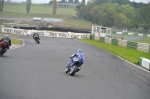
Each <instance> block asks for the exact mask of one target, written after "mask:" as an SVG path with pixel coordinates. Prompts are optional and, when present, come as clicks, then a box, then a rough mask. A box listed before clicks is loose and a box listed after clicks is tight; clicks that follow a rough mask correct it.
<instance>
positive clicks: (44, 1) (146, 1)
mask: <svg viewBox="0 0 150 99" xmlns="http://www.w3.org/2000/svg"><path fill="white" fill-rule="evenodd" d="M5 1H7V0H5ZM11 1H16V2H22V1H26V0H11ZM49 1H50V0H32V3H48V2H49ZM57 1H60V0H57ZM79 1H81V0H79ZM85 1H86V2H87V1H88V0H85ZM130 1H133V0H130ZM149 1H150V0H135V2H143V3H148V2H149Z"/></svg>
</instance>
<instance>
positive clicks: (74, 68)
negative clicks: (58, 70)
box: [66, 57, 81, 76]
mask: <svg viewBox="0 0 150 99" xmlns="http://www.w3.org/2000/svg"><path fill="white" fill-rule="evenodd" d="M72 61H73V62H74V65H73V66H69V67H68V68H66V73H69V74H70V76H74V75H75V73H76V72H79V70H80V69H81V68H80V63H79V58H78V57H74V58H72V59H70V61H69V64H70V63H71V62H72ZM71 64H72V63H71Z"/></svg>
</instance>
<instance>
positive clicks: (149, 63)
mask: <svg viewBox="0 0 150 99" xmlns="http://www.w3.org/2000/svg"><path fill="white" fill-rule="evenodd" d="M139 65H140V66H141V67H144V68H146V69H149V70H150V60H148V59H146V58H144V57H140V58H139Z"/></svg>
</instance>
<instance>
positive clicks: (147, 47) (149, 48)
mask: <svg viewBox="0 0 150 99" xmlns="http://www.w3.org/2000/svg"><path fill="white" fill-rule="evenodd" d="M93 38H94V39H95V40H99V41H100V42H104V43H108V44H113V45H119V46H122V47H127V48H131V49H135V50H139V51H142V52H147V53H150V44H147V43H139V42H138V43H137V42H131V41H127V40H122V39H113V38H109V37H99V36H94V35H91V38H90V39H93ZM98 38H99V39H98Z"/></svg>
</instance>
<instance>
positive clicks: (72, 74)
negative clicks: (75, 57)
mask: <svg viewBox="0 0 150 99" xmlns="http://www.w3.org/2000/svg"><path fill="white" fill-rule="evenodd" d="M77 69H78V68H77V67H76V66H73V67H71V70H70V72H69V74H70V76H74V74H75V73H76V72H77Z"/></svg>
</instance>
